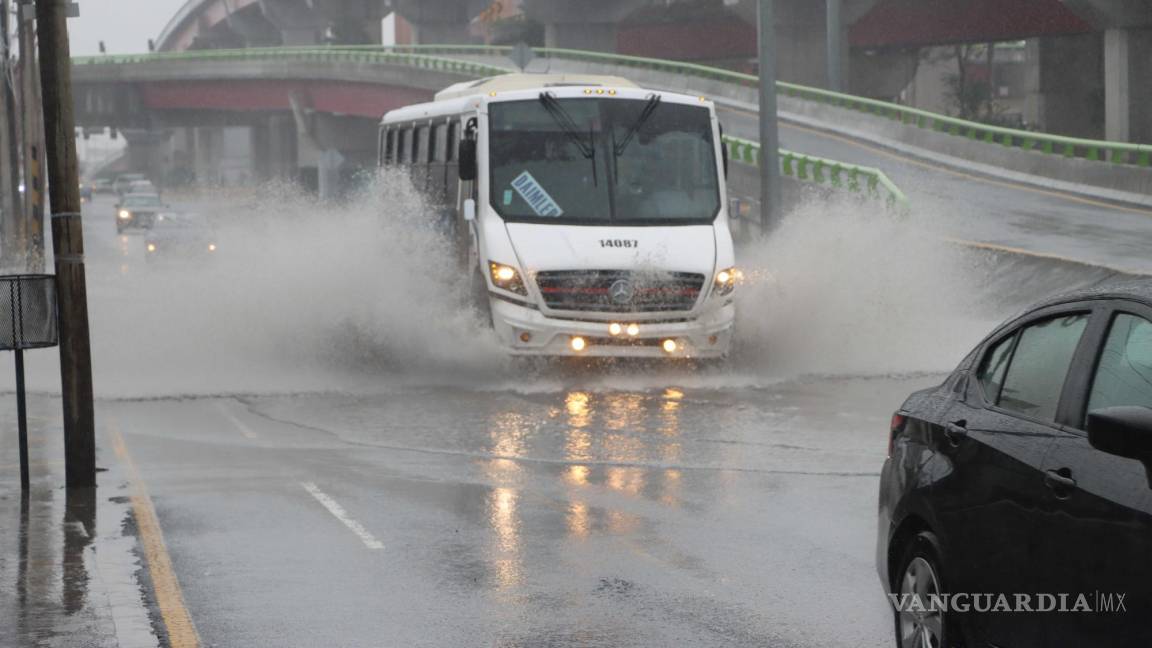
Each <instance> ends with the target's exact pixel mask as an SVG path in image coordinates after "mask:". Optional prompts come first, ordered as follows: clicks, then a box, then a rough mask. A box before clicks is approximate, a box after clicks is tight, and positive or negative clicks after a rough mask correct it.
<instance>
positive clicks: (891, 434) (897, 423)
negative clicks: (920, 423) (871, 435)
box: [888, 412, 908, 457]
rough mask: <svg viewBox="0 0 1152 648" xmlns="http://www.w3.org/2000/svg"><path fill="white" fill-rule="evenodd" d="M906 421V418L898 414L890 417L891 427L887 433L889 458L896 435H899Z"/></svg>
mask: <svg viewBox="0 0 1152 648" xmlns="http://www.w3.org/2000/svg"><path fill="white" fill-rule="evenodd" d="M907 420H908V419H907V417H905V416H904V415H903V414H901V413H899V412H897V413H895V414H893V415H892V427H891V429H890V430H889V431H888V456H889V457H891V456H892V445H893V444H894V443H896V435H897V434H900V431H901V430H903V429H904V422H905V421H907Z"/></svg>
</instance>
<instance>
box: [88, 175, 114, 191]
mask: <svg viewBox="0 0 1152 648" xmlns="http://www.w3.org/2000/svg"><path fill="white" fill-rule="evenodd" d="M88 186H89V187H91V188H92V191H93V193H102V194H104V193H112V181H111V180H107V179H104V178H97V179H95V180H92V181H90V182H89V183H88Z"/></svg>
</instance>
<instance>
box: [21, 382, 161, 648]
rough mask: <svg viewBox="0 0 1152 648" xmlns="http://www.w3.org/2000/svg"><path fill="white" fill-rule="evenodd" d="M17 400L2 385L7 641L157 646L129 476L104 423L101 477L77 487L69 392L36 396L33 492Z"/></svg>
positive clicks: (31, 422)
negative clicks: (65, 405) (25, 486)
mask: <svg viewBox="0 0 1152 648" xmlns="http://www.w3.org/2000/svg"><path fill="white" fill-rule="evenodd" d="M15 400H16V399H15V396H14V395H13V394H11V393H6V394H0V646H3V647H4V648H9V647H11V648H24V647H26V646H27V647H46V648H72V647H77V648H80V647H84V648H156V647H157V646H159V645H160V642H159V641H158V640H157V638H156V633H155V632H154V630H153V627H152V626H153V623H152V620H151V616H150V614H149V608H148V604H147V602H146V596H145V594H144V590H143V588H142V587H141V584H140V583H141V576H142V575H143V573H144V571H143V570H142V560H141V559H140V551H139V549H138V546H137V541H136V538H135V536H134V535H132V533H133V529H134V527H135V524H134V522H133V519H132V515H131V507H130V506H129V503H128V494H129V493H128V489H127V482H126V480H125V479H124V477H123V475H122V474H121V472H120V466H119V465H118V464H117V461H116V456H115V455H114V454H113V453H112V451H111V450H110V449H109V446H108V443H107V439H106V438H105V437H104V436H103V435H102V434H101V428H100V427H98V428H97V446H98V448H99V454H98V455H97V465H98V466H99V467H100V468H101V469H104V468H107V470H106V471H103V472H101V473H100V474H99V476H98V481H99V484H100V487H99V488H98V489H81V490H77V491H67V490H66V489H65V488H64V459H63V438H64V433H63V429H62V422H61V419H60V400H59V398H55V397H44V396H35V397H30V398H29V401H28V410H29V412H28V428H29V434H28V436H29V455H30V463H31V477H32V488H31V491H30V492H29V493H28V496H27V497H24V496H22V494H21V491H20V472H19V453H18V450H17V432H16V403H15Z"/></svg>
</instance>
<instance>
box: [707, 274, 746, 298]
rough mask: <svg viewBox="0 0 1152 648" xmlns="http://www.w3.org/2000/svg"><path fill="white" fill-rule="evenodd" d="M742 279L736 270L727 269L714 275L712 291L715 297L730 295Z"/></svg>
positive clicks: (742, 276)
mask: <svg viewBox="0 0 1152 648" xmlns="http://www.w3.org/2000/svg"><path fill="white" fill-rule="evenodd" d="M743 278H744V275H743V273H741V272H740V271H739V270H737V269H736V268H727V269H725V270H721V271H720V272H717V273H716V287H715V288H714V291H715V293H716V295H717V296H719V297H724V296H727V295H731V294H732V291H733V290H736V283H737V282H739V281H740V280H741V279H743Z"/></svg>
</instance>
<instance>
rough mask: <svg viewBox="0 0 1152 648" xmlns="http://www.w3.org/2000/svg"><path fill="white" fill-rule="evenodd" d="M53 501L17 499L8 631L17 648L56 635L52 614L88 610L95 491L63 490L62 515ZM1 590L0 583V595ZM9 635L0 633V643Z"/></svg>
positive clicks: (51, 496)
mask: <svg viewBox="0 0 1152 648" xmlns="http://www.w3.org/2000/svg"><path fill="white" fill-rule="evenodd" d="M57 498H58V495H57V494H56V493H40V494H36V495H35V496H31V495H25V496H23V497H22V498H21V500H20V515H19V518H18V519H19V523H18V524H19V528H18V529H16V536H17V538H16V539H17V542H16V544H17V550H18V552H19V554H18V557H17V569H16V579H15V592H14V593H15V596H14V597H13V598H14V599H15V602H16V607H15V610H13V612H14V614H15V618H14V619H10V621H12V624H11V625H10V626H9V630H11V631H14V632H15V633H16V634H15V636H14V637H11V638H12V639H13V640H15V641H16V645H41V642H42V641H43V640H48V639H50V638H51V636H53V634H54V632H55V629H54V627H53V626H54V624H53V623H52V622H49V620H50V619H52V618H54V615H56V614H58V613H59V612H63V613H64V614H66V615H68V616H76V615H78V616H83V615H82V613H83V612H84V611H85V610H86V609H87V608H88V607H89V591H90V585H91V579H92V574H91V573H90V572H89V568H90V564H89V562H88V560H87V555H86V554H87V551H88V548H89V547H90V546H91V545H92V542H93V539H94V538H95V535H96V490H95V489H94V488H78V489H69V490H67V491H66V495H65V500H64V502H63V504H64V506H63V510H62V511H61V507H60V502H59V501H58V499H57ZM4 589H5V585H4V584H3V583H0V594H3V591H4ZM3 598H4V597H3V596H0V600H2V599H3ZM0 607H3V606H0ZM4 625H7V623H5V624H4ZM8 636H9V635H7V634H6V632H0V643H4V640H5V639H4V638H5V637H8Z"/></svg>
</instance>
